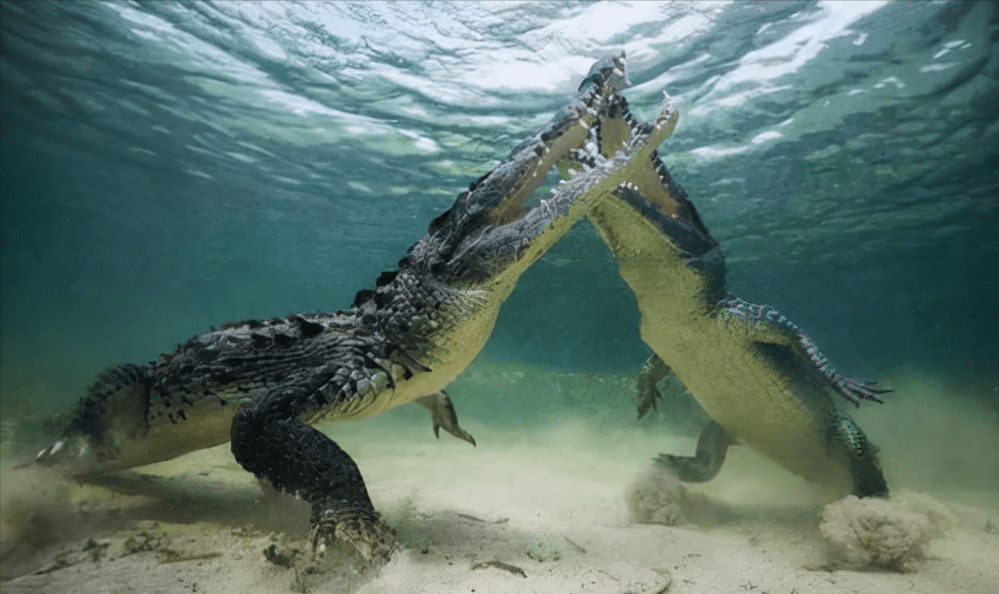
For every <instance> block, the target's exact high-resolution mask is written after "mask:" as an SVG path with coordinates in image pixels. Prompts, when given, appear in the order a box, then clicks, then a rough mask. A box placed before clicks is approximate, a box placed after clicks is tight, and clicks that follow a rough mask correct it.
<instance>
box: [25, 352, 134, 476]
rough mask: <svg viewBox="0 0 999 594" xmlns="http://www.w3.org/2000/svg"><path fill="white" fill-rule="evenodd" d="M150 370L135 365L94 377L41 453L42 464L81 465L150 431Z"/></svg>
mask: <svg viewBox="0 0 999 594" xmlns="http://www.w3.org/2000/svg"><path fill="white" fill-rule="evenodd" d="M149 383H150V377H149V368H148V367H147V366H140V365H134V364H131V363H129V364H125V365H119V366H117V367H111V368H108V369H105V370H104V371H102V372H101V373H99V374H98V375H97V377H96V378H94V381H93V383H92V384H91V385H90V387H89V388H88V389H87V394H86V395H85V396H84V397H83V398H81V399H80V402H79V403H78V404H77V407H76V411H75V412H74V413H72V416H71V418H70V420H69V422H68V423H67V425H66V427H65V429H64V430H63V431H62V433H61V435H60V436H59V438H58V439H56V440H55V441H54V442H53V443H52V444H50V445H49V446H48V447H46V448H45V449H43V450H41V451H40V452H38V454H37V455H36V456H35V462H36V463H39V464H46V465H53V464H79V463H83V462H84V461H92V460H93V459H94V458H95V457H100V456H102V455H107V454H108V452H107V450H108V448H114V446H115V444H116V443H119V442H120V441H121V439H122V438H124V437H132V436H134V435H135V434H136V433H137V432H141V431H144V430H145V429H146V428H147V424H146V412H147V410H148V408H149Z"/></svg>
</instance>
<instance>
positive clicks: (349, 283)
mask: <svg viewBox="0 0 999 594" xmlns="http://www.w3.org/2000/svg"><path fill="white" fill-rule="evenodd" d="M0 6H2V55H0V66H2V105H0V108H2V123H0V127H2V130H3V133H2V137H0V143H2V145H0V148H2V151H0V158H2V162H0V199H2V220H0V233H2V235H0V240H2V271H0V275H2V276H0V311H2V333H0V347H2V359H0V393H2V397H3V398H2V405H3V411H4V416H5V418H17V417H18V416H19V415H26V414H34V413H37V412H38V411H39V410H44V411H48V410H56V409H59V408H63V407H66V406H68V405H69V404H70V403H71V402H74V401H75V400H76V399H77V398H79V396H80V395H81V394H82V393H83V390H84V389H85V388H86V386H87V385H88V384H89V382H90V381H91V379H92V378H93V376H94V374H95V373H97V372H98V371H100V370H101V369H102V368H104V367H105V366H107V365H109V364H115V363H121V362H128V361H135V362H141V361H147V360H150V359H153V358H155V357H157V356H158V355H159V353H161V352H168V351H170V350H172V348H173V346H174V345H175V344H177V343H179V342H182V341H184V340H186V339H187V338H188V337H189V336H191V335H194V334H198V333H201V332H204V331H206V330H208V329H209V328H210V327H212V326H216V325H219V324H221V323H224V322H226V321H232V320H237V319H246V318H261V317H271V316H278V315H285V314H288V313H292V312H297V311H317V310H319V311H329V310H335V309H342V308H346V307H347V306H349V305H350V302H351V300H352V297H353V295H354V293H355V292H356V291H358V290H360V289H362V288H366V287H369V286H371V285H372V284H373V282H374V279H375V278H376V277H377V275H378V274H379V273H380V272H381V271H382V270H388V269H391V268H394V265H395V262H396V261H397V260H398V259H399V258H400V257H402V255H403V254H404V251H405V248H406V247H407V246H408V245H410V244H411V243H413V242H414V241H415V240H417V239H418V238H419V237H421V236H422V235H423V234H424V232H425V230H426V226H427V224H428V223H429V221H430V220H431V219H432V218H434V217H435V216H436V215H437V214H438V213H440V212H441V211H443V210H444V209H445V208H447V207H448V206H449V205H450V203H451V202H452V200H453V199H454V196H455V195H456V194H457V193H458V192H459V191H460V190H462V189H463V188H464V187H466V186H467V184H468V183H469V182H470V181H472V180H473V179H475V178H476V177H478V176H479V175H481V174H482V173H484V172H485V171H487V170H488V169H489V168H490V167H491V166H492V164H493V163H494V162H495V161H496V160H497V159H500V158H502V157H504V156H505V155H506V154H507V153H508V152H509V150H510V148H511V147H512V146H513V145H514V144H515V143H516V142H517V141H518V140H519V139H520V138H522V137H524V136H525V135H527V134H529V133H531V132H533V131H534V130H535V129H536V128H537V127H538V126H539V125H541V124H542V123H544V122H545V121H547V119H548V118H549V117H550V116H551V114H552V113H553V112H554V111H555V110H556V109H557V108H558V107H560V106H561V105H562V104H563V103H564V101H565V100H566V98H567V97H568V96H570V95H571V94H572V92H573V91H574V90H575V87H576V85H577V84H578V81H579V80H580V78H581V76H582V75H584V74H585V72H586V71H587V69H588V68H589V66H590V64H591V63H592V62H593V60H594V58H596V57H599V56H602V55H606V54H608V53H610V52H615V51H619V50H621V49H624V50H625V51H626V52H627V53H628V56H629V69H630V76H631V80H632V83H633V85H632V88H631V89H630V90H629V91H628V92H627V95H628V97H629V100H630V102H631V104H632V108H633V110H634V111H635V112H636V113H637V114H638V115H639V116H641V117H650V116H651V115H652V113H653V111H654V109H655V107H656V106H657V105H658V103H659V94H660V92H661V91H662V90H666V91H668V92H669V93H670V94H671V95H672V96H673V97H674V98H675V99H676V101H677V102H678V104H679V106H680V114H681V116H680V123H679V126H678V128H677V131H676V133H675V135H674V136H673V137H672V138H671V139H670V140H669V141H668V142H667V143H666V144H665V145H664V147H663V148H662V155H663V159H664V161H665V163H666V165H667V166H668V167H669V168H670V170H671V171H672V172H673V174H674V176H675V177H676V178H677V180H678V181H679V182H680V183H681V184H682V185H683V186H684V187H685V188H686V189H687V191H688V192H689V194H690V196H691V198H692V200H693V201H694V202H695V204H696V205H697V207H698V208H699V210H700V212H701V215H702V217H703V219H704V220H705V222H706V224H707V225H708V227H709V228H710V229H711V230H712V232H713V234H714V235H715V237H717V238H718V239H719V241H720V242H721V243H722V245H723V247H724V248H725V251H726V256H727V259H728V263H729V271H730V272H729V287H730V289H731V290H732V291H733V292H735V293H737V294H739V295H740V296H742V297H745V298H746V299H748V300H751V301H755V302H761V303H768V304H770V305H773V306H775V307H777V308H778V309H780V310H781V311H782V312H783V313H784V314H786V315H787V316H788V317H789V318H791V319H792V320H794V321H795V322H796V323H797V324H798V325H799V326H801V327H802V328H803V329H805V331H806V332H808V333H809V335H810V336H811V337H812V338H813V339H814V340H815V342H816V343H818V344H819V345H820V346H821V347H822V349H823V350H824V352H825V353H826V354H827V355H828V356H829V357H830V358H831V359H832V360H833V361H834V362H835V363H836V364H837V366H838V367H839V369H840V370H841V371H843V372H844V373H846V374H850V375H859V376H865V377H879V378H886V379H890V378H897V377H899V374H900V373H902V372H901V371H900V370H918V371H919V373H920V374H924V375H926V376H928V377H932V378H934V380H933V381H935V382H938V383H939V384H940V385H943V386H949V387H950V388H952V391H950V392H946V393H945V394H939V396H940V398H941V399H944V398H954V399H959V400H961V401H962V402H966V401H967V402H971V403H972V404H971V406H973V407H975V409H976V410H978V409H979V408H980V409H981V410H982V411H984V412H983V413H982V417H981V418H982V420H983V422H984V423H986V426H987V427H995V426H996V418H995V417H996V415H997V413H996V406H997V404H996V403H997V401H999V394H997V392H996V386H997V385H999V373H997V371H996V369H997V367H996V363H995V362H996V358H997V357H996V356H997V348H996V345H997V344H999V341H996V339H995V337H996V336H997V335H999V316H996V315H995V303H996V302H997V297H999V290H997V288H999V275H997V274H996V271H997V270H999V268H997V260H999V239H997V236H996V234H995V229H996V223H997V222H999V220H997V214H999V208H997V207H999V198H997V196H999V168H997V167H996V166H995V163H997V162H999V161H997V159H999V142H997V140H999V125H997V121H999V108H997V105H999V82H997V81H999V55H997V53H996V45H995V42H994V41H993V40H992V38H991V37H990V35H993V33H991V32H992V31H994V29H995V27H996V25H997V22H999V16H997V15H999V12H997V8H996V7H995V6H994V5H993V4H991V3H989V2H967V3H957V2H928V3H888V4H883V3H878V2H859V3H841V2H831V3H814V2H804V3H796V2H795V3H779V2H768V3H742V2H735V3H728V4H726V3H713V4H689V3H678V4H660V3H635V4H616V3H596V4H590V3H582V4H579V3H545V4H543V5H537V6H536V5H532V4H521V3H506V2H503V3H497V4H493V3H474V4H471V3H469V4H452V3H398V4H388V3H356V4H350V3H337V4H319V3H313V2H300V3H276V2H273V3H272V2H265V3H252V4H250V3H237V2H222V3H212V4H200V3H199V4H189V3H175V2H164V3H146V4H134V3H126V2H106V3H97V2H82V3H81V2H9V1H4V2H3V3H2V5H0ZM637 328H638V312H637V308H636V306H635V303H634V299H633V297H632V296H631V294H630V292H628V290H627V288H626V287H625V285H624V284H623V282H622V281H621V280H620V278H619V277H618V275H617V271H616V266H615V264H614V262H613V260H612V259H611V257H610V255H609V254H608V252H607V251H606V249H605V248H604V247H603V244H602V243H601V242H600V241H599V239H598V238H597V236H596V234H595V233H594V232H593V231H592V229H590V228H588V227H586V226H585V225H583V226H580V227H578V228H577V229H575V230H574V231H573V232H571V233H570V234H569V235H568V236H567V237H566V238H565V239H564V240H563V241H562V242H561V243H560V244H559V245H558V246H556V248H555V249H553V250H552V251H551V252H550V253H549V254H548V255H547V256H546V257H545V258H544V259H543V260H542V261H541V262H539V263H538V264H537V265H536V266H535V267H534V268H533V269H532V270H530V271H529V272H528V273H527V274H526V275H525V276H524V278H523V280H522V282H521V283H520V285H519V287H518V289H517V291H516V292H515V293H514V294H513V296H512V297H511V298H510V300H509V302H508V303H507V305H506V306H505V308H504V310H503V312H502V314H501V317H500V320H499V323H498V324H497V328H496V331H495V333H494V335H493V336H492V339H491V340H490V342H489V344H488V345H487V346H486V348H485V350H484V351H483V354H482V356H481V357H480V359H479V361H477V362H476V364H474V365H473V369H472V370H471V371H472V372H476V370H478V373H480V375H481V374H482V373H486V374H488V373H489V371H488V370H489V369H491V368H490V367H488V366H489V365H502V366H510V367H513V368H516V367H517V366H528V365H530V366H532V367H537V368H541V369H549V370H556V371H559V372H565V373H575V372H586V373H595V372H599V373H603V374H610V375H609V377H627V376H629V375H630V374H632V373H634V372H636V371H637V370H638V368H639V366H640V364H641V362H642V361H643V360H644V358H645V357H646V355H647V353H648V351H647V349H646V347H645V346H644V345H643V344H642V342H641V340H640V339H639V336H638V331H637ZM507 368H508V367H504V369H507ZM475 377H480V376H475ZM502 377H503V378H506V379H503V381H504V382H507V385H504V388H503V391H502V394H504V397H503V398H498V397H495V396H490V397H483V398H482V399H479V400H475V399H474V398H473V397H468V398H467V400H466V402H467V404H462V402H461V401H462V394H461V393H460V392H461V386H462V385H463V384H462V383H461V380H459V382H458V383H457V384H456V386H455V390H453V396H454V398H455V400H456V403H457V404H458V406H459V411H467V412H463V415H464V416H463V418H464V417H465V416H468V417H469V418H473V419H482V420H488V421H489V422H490V423H494V424H499V423H504V422H508V421H509V422H516V423H521V424H525V423H526V424H530V422H532V420H533V419H536V418H538V414H539V412H541V413H544V414H550V413H553V412H554V411H558V410H566V412H567V414H568V413H573V412H577V413H578V412H581V411H584V410H590V408H589V407H592V406H597V407H599V406H600V403H598V402H597V403H594V402H589V401H588V402H586V403H585V406H584V405H583V404H580V401H579V400H578V399H576V400H573V399H571V398H569V399H565V400H562V399H559V398H553V397H550V396H549V395H547V394H542V393H538V390H535V389H533V388H534V384H531V388H532V389H530V390H528V389H526V386H525V387H523V389H520V390H518V389H517V388H516V377H512V379H511V378H510V377H508V376H506V375H503V376H502ZM497 381H499V380H497ZM615 381H617V380H615ZM473 384H474V385H478V384H475V382H473V381H471V380H466V384H464V385H469V386H470V385H473ZM481 389H482V390H483V391H485V390H486V388H481ZM470 391H471V392H475V391H476V390H470ZM934 394H936V392H934ZM904 397H905V395H904V394H897V398H904ZM577 405H578V406H579V408H576V409H573V408H572V407H573V406H577ZM631 406H632V405H631V403H629V402H626V401H625V402H622V401H613V402H607V403H606V407H607V408H608V410H617V409H619V408H621V407H623V408H624V409H625V410H628V411H629V412H628V414H631V413H630V410H631ZM681 408H682V407H681ZM892 410H893V411H904V410H905V408H904V407H902V406H899V407H897V408H893V409H892ZM870 414H876V412H871V413H870ZM421 422H422V421H421ZM954 430H955V431H958V430H959V429H958V428H956V427H955V428H954Z"/></svg>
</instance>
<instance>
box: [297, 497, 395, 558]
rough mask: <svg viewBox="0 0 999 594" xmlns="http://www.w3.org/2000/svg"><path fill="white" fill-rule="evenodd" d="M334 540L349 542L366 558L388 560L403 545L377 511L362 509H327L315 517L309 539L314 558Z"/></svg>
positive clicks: (324, 550) (320, 554)
mask: <svg viewBox="0 0 999 594" xmlns="http://www.w3.org/2000/svg"><path fill="white" fill-rule="evenodd" d="M334 541H340V542H342V543H345V544H347V545H350V546H351V547H353V548H354V549H356V550H357V552H359V553H360V554H361V556H362V557H364V558H365V560H367V561H373V562H376V563H386V562H388V560H389V558H390V557H391V556H392V553H393V552H395V551H396V550H398V549H399V548H400V545H399V543H398V541H397V540H396V538H395V530H393V529H392V527H391V526H389V525H388V524H386V523H385V521H384V520H382V518H381V516H379V515H378V512H375V511H367V510H360V509H348V510H332V509H326V510H325V511H323V512H321V513H319V514H317V515H315V516H313V519H312V530H311V531H310V532H309V542H311V543H312V556H313V559H319V558H321V557H322V556H323V555H324V554H325V553H326V548H327V547H328V546H329V545H330V544H332V543H333V542H334Z"/></svg>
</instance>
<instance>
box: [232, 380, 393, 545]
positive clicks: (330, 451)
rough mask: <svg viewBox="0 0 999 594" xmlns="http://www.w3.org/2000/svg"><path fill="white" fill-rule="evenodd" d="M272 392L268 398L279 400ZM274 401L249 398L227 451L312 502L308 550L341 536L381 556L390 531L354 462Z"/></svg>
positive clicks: (276, 484)
mask: <svg viewBox="0 0 999 594" xmlns="http://www.w3.org/2000/svg"><path fill="white" fill-rule="evenodd" d="M285 401H286V399H282V398H276V399H272V400H270V402H273V403H281V402H285ZM275 408H277V407H276V406H266V405H261V404H260V403H259V402H255V403H251V404H249V405H247V406H245V407H244V408H242V409H241V410H240V411H239V413H237V414H236V416H235V417H234V418H233V422H232V428H231V437H232V453H233V456H235V458H236V461H237V462H239V463H240V464H241V465H242V466H243V468H245V469H246V470H248V471H250V472H252V473H253V474H254V475H256V476H257V477H258V478H266V479H267V480H268V481H270V483H271V484H272V485H273V486H274V487H275V488H277V489H278V490H280V491H283V492H285V493H291V494H294V495H296V496H299V497H301V498H303V499H305V500H306V501H308V502H309V503H311V504H312V531H311V532H310V534H309V538H310V540H311V542H312V546H313V551H314V552H318V553H320V554H321V553H322V552H324V551H325V547H326V545H327V544H328V543H331V542H333V541H334V540H338V541H341V542H343V543H345V544H347V545H350V546H352V547H354V548H355V549H357V550H358V551H359V552H360V553H361V555H362V556H363V557H364V558H365V559H368V560H377V561H387V560H388V558H389V556H390V555H391V554H392V551H393V550H394V549H395V548H397V546H398V545H397V543H396V538H395V531H394V530H392V528H391V527H390V526H389V525H388V524H386V523H385V522H384V521H383V520H382V518H381V516H380V515H379V514H378V512H377V511H375V508H374V506H373V505H372V504H371V498H370V497H368V491H367V489H366V488H365V486H364V479H363V478H361V472H360V470H358V468H357V464H355V463H354V461H353V460H352V459H351V458H350V456H348V455H347V453H346V452H344V451H343V450H342V449H340V447H339V446H337V444H336V443H335V442H334V441H333V440H332V439H330V438H329V437H327V436H325V435H323V433H321V432H320V431H319V430H317V429H314V428H313V427H310V426H309V425H307V424H305V423H304V422H302V421H301V420H299V419H298V418H297V417H295V416H293V415H287V414H282V412H284V411H278V410H274V409H275Z"/></svg>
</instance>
